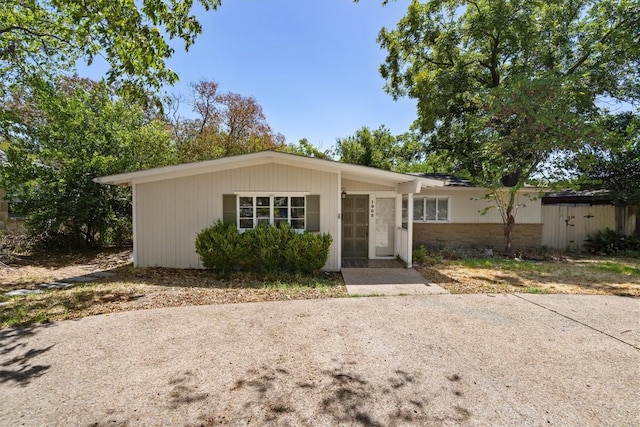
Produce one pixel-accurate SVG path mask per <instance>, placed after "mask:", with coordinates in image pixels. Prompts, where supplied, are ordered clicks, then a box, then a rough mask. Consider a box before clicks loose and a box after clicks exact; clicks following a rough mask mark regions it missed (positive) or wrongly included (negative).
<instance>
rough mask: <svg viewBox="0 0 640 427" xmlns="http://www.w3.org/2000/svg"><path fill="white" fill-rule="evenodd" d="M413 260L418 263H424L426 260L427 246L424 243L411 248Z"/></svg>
mask: <svg viewBox="0 0 640 427" xmlns="http://www.w3.org/2000/svg"><path fill="white" fill-rule="evenodd" d="M412 258H413V262H415V263H418V264H424V263H425V262H427V248H425V247H424V245H420V246H418V247H417V248H415V249H414V250H413V255H412Z"/></svg>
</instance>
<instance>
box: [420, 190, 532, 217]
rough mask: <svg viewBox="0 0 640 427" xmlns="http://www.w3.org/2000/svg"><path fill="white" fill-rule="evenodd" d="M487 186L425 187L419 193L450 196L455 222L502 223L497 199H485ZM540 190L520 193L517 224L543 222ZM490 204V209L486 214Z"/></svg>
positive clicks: (451, 211)
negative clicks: (464, 187) (466, 187)
mask: <svg viewBox="0 0 640 427" xmlns="http://www.w3.org/2000/svg"><path fill="white" fill-rule="evenodd" d="M487 191H488V190H486V189H482V188H480V189H460V188H446V187H445V188H438V189H434V188H424V189H422V191H421V192H420V194H416V197H423V196H431V197H444V196H449V220H450V222H452V223H464V224H469V223H500V224H501V223H502V218H501V216H500V211H499V210H498V208H497V206H496V203H495V201H494V200H490V199H484V198H483V197H484V196H485V195H486V194H487ZM537 196H538V194H537V193H536V192H531V193H519V194H518V196H517V199H516V200H517V204H518V205H520V206H519V207H518V210H517V213H516V215H515V218H516V224H539V223H541V222H542V214H541V201H540V199H539V198H538V197H537ZM487 207H490V209H489V210H487V211H486V213H485V214H484V215H483V214H482V212H483V211H484V209H486V208H487Z"/></svg>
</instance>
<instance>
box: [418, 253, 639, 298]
mask: <svg viewBox="0 0 640 427" xmlns="http://www.w3.org/2000/svg"><path fill="white" fill-rule="evenodd" d="M498 261H499V260H498ZM517 263H518V261H514V262H513V263H509V264H506V265H501V263H500V262H494V261H492V260H490V261H488V262H487V263H486V265H481V266H476V265H472V266H469V265H467V264H469V263H468V262H465V261H446V260H445V261H442V262H439V263H437V264H435V265H432V266H415V268H416V269H418V270H419V271H420V272H421V273H422V275H423V276H424V277H425V278H427V279H428V280H429V281H430V282H432V283H436V284H438V285H440V286H442V287H443V288H445V289H447V290H449V291H450V292H451V293H458V294H466V293H513V292H527V293H551V294H594V295H620V296H640V259H637V258H612V257H586V256H584V257H580V256H574V257H561V258H558V259H555V260H547V261H535V262H533V261H523V262H522V264H521V265H518V264H517Z"/></svg>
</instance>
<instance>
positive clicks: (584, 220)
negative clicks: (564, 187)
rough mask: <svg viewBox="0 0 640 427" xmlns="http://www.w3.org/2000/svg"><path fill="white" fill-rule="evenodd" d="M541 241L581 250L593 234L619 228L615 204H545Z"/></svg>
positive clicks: (562, 248)
mask: <svg viewBox="0 0 640 427" xmlns="http://www.w3.org/2000/svg"><path fill="white" fill-rule="evenodd" d="M542 220H543V223H544V228H543V231H542V244H543V245H544V246H547V247H549V248H554V249H560V250H566V251H582V250H584V244H585V241H586V240H587V238H588V237H589V235H590V234H593V233H595V232H597V231H599V230H605V229H606V228H610V229H612V230H615V229H616V208H615V206H612V205H594V206H588V205H568V204H558V205H544V206H543V207H542Z"/></svg>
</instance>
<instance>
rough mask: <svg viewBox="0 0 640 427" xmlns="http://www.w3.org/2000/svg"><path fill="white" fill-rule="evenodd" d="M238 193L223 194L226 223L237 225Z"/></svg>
mask: <svg viewBox="0 0 640 427" xmlns="http://www.w3.org/2000/svg"><path fill="white" fill-rule="evenodd" d="M237 217H238V215H237V214H236V195H235V194H223V195H222V222H224V223H226V224H233V225H236V223H237Z"/></svg>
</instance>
